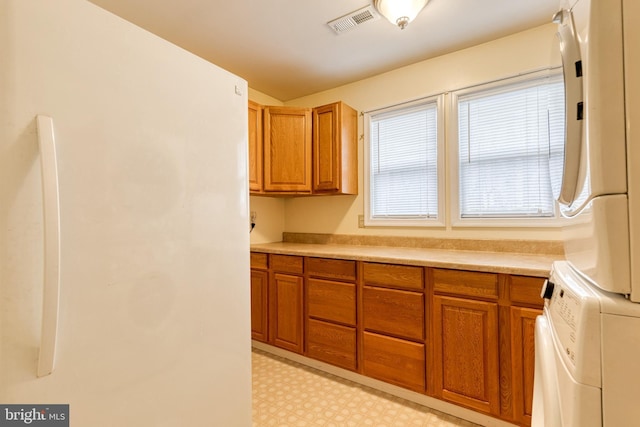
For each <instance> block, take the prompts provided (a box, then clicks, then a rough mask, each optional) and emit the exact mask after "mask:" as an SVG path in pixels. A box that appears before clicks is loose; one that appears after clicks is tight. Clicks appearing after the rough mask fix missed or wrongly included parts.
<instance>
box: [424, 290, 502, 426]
mask: <svg viewBox="0 0 640 427" xmlns="http://www.w3.org/2000/svg"><path fill="white" fill-rule="evenodd" d="M433 340H434V342H433V348H434V356H433V363H434V367H433V372H434V376H435V378H434V383H435V384H434V387H435V393H436V395H437V397H439V398H442V399H444V400H448V401H451V402H454V403H457V404H460V405H464V406H467V407H469V408H472V409H475V410H477V411H481V412H485V413H489V414H494V415H497V414H498V413H499V410H500V391H499V390H500V389H499V378H500V377H499V365H498V341H499V340H498V305H497V304H496V303H492V302H484V301H472V300H466V299H462V298H452V297H444V296H438V295H436V296H434V297H433Z"/></svg>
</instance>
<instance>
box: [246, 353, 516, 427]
mask: <svg viewBox="0 0 640 427" xmlns="http://www.w3.org/2000/svg"><path fill="white" fill-rule="evenodd" d="M251 344H252V345H253V347H254V348H256V349H258V350H262V351H265V352H267V353H271V354H274V355H276V356H280V357H283V358H285V359H289V360H292V361H294V362H297V363H300V364H302V365H305V366H309V367H311V368H315V369H318V370H320V371H323V372H326V373H328V374H331V375H335V376H338V377H340V378H344V379H346V380H349V381H353V382H354V383H358V384H362V385H364V386H366V387H371V388H373V389H376V390H380V391H383V392H385V393H389V394H391V395H393V396H397V397H400V398H402V399H406V400H409V401H411V402H414V403H417V404H419V405H423V406H426V407H428V408H431V409H435V410H436V411H440V412H444V413H446V414H449V415H453V416H454V417H458V418H462V419H463V420H467V421H471V422H472V423H476V424H480V425H482V426H485V427H514V426H515V424H511V423H508V422H506V421H502V420H499V419H497V418H493V417H489V416H487V415H484V414H481V413H479V412H475V411H472V410H470V409H466V408H462V407H460V406H457V405H454V404H452V403H448V402H445V401H443V400H439V399H435V398H433V397H430V396H427V395H424V394H420V393H416V392H414V391H411V390H407V389H404V388H402V387H398V386H395V385H392V384H388V383H385V382H384V381H379V380H376V379H373V378H369V377H366V376H364V375H360V374H358V373H355V372H351V371H348V370H346V369H342V368H338V367H337V366H333V365H329V364H328V363H324V362H320V361H319V360H314V359H310V358H308V357H305V356H301V355H299V354H296V353H292V352H290V351H287V350H283V349H280V348H278V347H274V346H272V345H269V344H264V343H261V342H259V341H251Z"/></svg>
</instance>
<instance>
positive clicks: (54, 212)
mask: <svg viewBox="0 0 640 427" xmlns="http://www.w3.org/2000/svg"><path fill="white" fill-rule="evenodd" d="M36 123H37V128H38V145H39V146H40V167H41V170H42V205H43V211H44V284H43V295H42V330H41V336H40V355H39V357H38V372H37V374H38V377H43V376H46V375H49V374H51V373H52V372H53V368H54V364H55V354H56V341H57V335H58V311H59V309H60V197H59V193H58V162H57V159H56V141H55V136H54V132H53V119H52V118H51V117H48V116H43V115H38V116H37V117H36Z"/></svg>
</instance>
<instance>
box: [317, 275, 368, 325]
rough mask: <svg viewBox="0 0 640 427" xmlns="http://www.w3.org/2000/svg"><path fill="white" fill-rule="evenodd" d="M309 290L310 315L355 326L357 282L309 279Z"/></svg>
mask: <svg viewBox="0 0 640 427" xmlns="http://www.w3.org/2000/svg"><path fill="white" fill-rule="evenodd" d="M307 292H308V293H307V298H308V304H309V305H308V310H309V316H310V317H316V318H319V319H324V320H331V321H334V322H339V323H344V324H346V325H350V326H355V324H356V285H355V284H353V283H340V282H330V281H327V280H319V279H309V281H308V282H307Z"/></svg>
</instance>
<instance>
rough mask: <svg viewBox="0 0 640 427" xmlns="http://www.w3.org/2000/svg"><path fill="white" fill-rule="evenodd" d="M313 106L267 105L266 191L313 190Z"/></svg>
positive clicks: (265, 126)
mask: <svg viewBox="0 0 640 427" xmlns="http://www.w3.org/2000/svg"><path fill="white" fill-rule="evenodd" d="M311 129H312V128H311V110H310V109H308V108H292V107H265V108H264V153H263V154H264V190H265V192H269V191H272V192H292V193H310V192H311Z"/></svg>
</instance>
